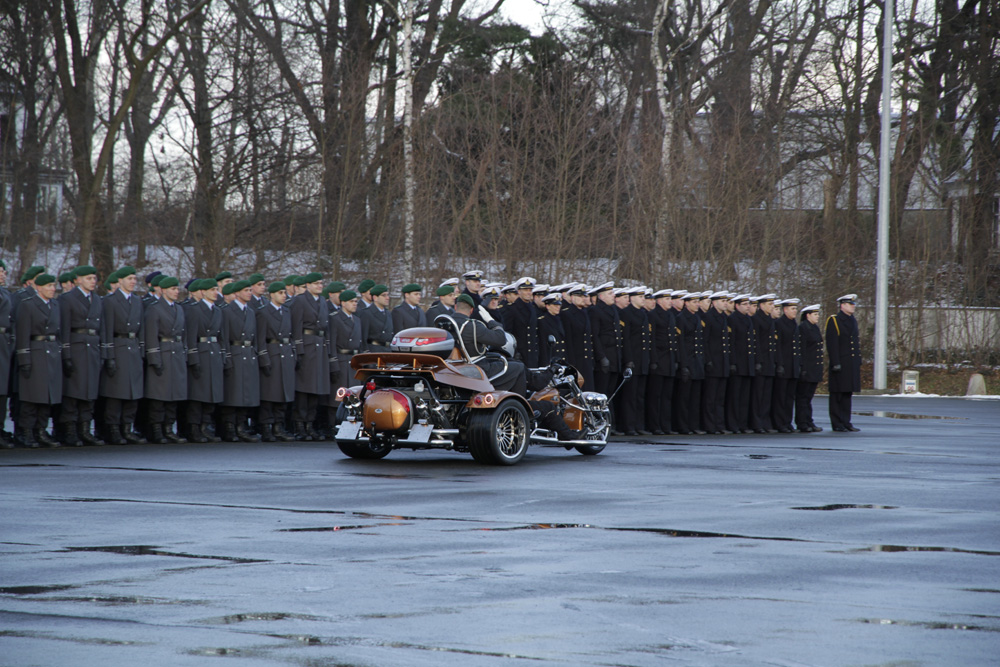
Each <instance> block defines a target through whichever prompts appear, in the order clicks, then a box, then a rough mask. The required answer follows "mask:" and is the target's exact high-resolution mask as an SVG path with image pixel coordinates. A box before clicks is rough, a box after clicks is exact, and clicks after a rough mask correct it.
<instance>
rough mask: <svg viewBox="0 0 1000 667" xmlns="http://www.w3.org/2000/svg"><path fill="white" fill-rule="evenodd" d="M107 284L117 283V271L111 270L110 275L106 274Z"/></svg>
mask: <svg viewBox="0 0 1000 667" xmlns="http://www.w3.org/2000/svg"><path fill="white" fill-rule="evenodd" d="M108 284H109V285H116V284H118V272H117V271H112V272H111V275H110V276H108Z"/></svg>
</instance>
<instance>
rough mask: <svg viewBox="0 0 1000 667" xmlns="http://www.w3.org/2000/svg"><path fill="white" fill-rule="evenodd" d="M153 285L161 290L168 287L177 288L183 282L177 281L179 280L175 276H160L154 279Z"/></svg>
mask: <svg viewBox="0 0 1000 667" xmlns="http://www.w3.org/2000/svg"><path fill="white" fill-rule="evenodd" d="M153 284H154V285H156V286H157V287H159V288H160V289H167V288H168V287H177V286H178V285H180V284H181V281H179V280H177V278H174V277H173V276H165V275H163V274H160V275H158V276H156V277H155V278H153Z"/></svg>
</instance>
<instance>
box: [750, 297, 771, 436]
mask: <svg viewBox="0 0 1000 667" xmlns="http://www.w3.org/2000/svg"><path fill="white" fill-rule="evenodd" d="M753 327H754V335H755V336H756V337H757V359H756V363H755V365H754V377H753V380H752V381H751V383H750V428H751V429H753V431H754V432H755V433H766V432H768V431H773V430H774V429H773V428H771V426H772V425H771V395H772V393H773V392H774V367H775V364H774V357H775V352H776V349H777V345H776V340H777V339H776V336H777V334H776V333H775V331H774V318H772V317H771V316H770V315H768V314H767V313H765V312H764V310H763V309H760V310H758V311H757V312H756V313H754V315H753Z"/></svg>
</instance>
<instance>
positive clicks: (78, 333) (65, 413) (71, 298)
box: [56, 288, 103, 445]
mask: <svg viewBox="0 0 1000 667" xmlns="http://www.w3.org/2000/svg"><path fill="white" fill-rule="evenodd" d="M56 301H57V302H58V304H59V315H60V323H61V330H62V331H61V337H62V363H63V370H64V375H65V378H64V380H63V401H62V410H61V411H60V413H59V421H60V423H61V424H62V437H63V442H64V443H66V444H73V445H76V444H88V445H97V444H100V441H99V440H97V439H96V438H94V437H93V435H91V431H90V423H91V421H92V420H93V418H94V403H95V402H96V401H97V397H98V395H99V392H100V382H101V350H102V347H101V320H102V315H103V307H102V306H103V304H102V302H101V299H100V298H99V297H98V296H97V295H96V294H95V293H93V292H91V293H87V292H85V291H84V290H82V289H80V288H75V289H73V290H70V291H69V292H66V293H64V294H63V295H62V296H60V297H59V298H58V299H57V300H56Z"/></svg>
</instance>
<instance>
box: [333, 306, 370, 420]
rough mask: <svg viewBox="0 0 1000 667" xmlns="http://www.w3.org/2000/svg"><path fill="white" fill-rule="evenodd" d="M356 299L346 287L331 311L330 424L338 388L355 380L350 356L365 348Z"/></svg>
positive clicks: (335, 416) (334, 416) (338, 405)
mask: <svg viewBox="0 0 1000 667" xmlns="http://www.w3.org/2000/svg"><path fill="white" fill-rule="evenodd" d="M358 300H359V299H358V295H357V294H356V293H355V292H354V290H349V289H345V290H343V291H342V292H341V293H340V308H339V309H337V311H336V312H335V313H331V314H330V340H331V347H332V348H333V352H334V357H335V361H334V362H333V363H332V364H331V366H330V370H331V374H332V377H331V381H330V395H329V396H328V397H327V402H326V405H327V408H329V412H328V415H329V422H330V425H331V426H333V425H335V424H336V423H337V409H338V408H340V399H338V398H337V390H338V389H341V388H347V387H349V386H351V384H352V383H353V380H354V372H353V370H352V369H351V359H353V358H354V355H355V354H358V353H359V352H362V351H363V350H364V338H363V337H362V335H361V318H360V317H359V316H358V314H357V312H358Z"/></svg>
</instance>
